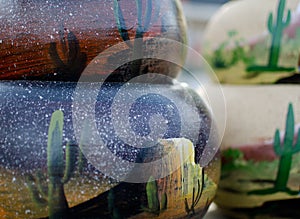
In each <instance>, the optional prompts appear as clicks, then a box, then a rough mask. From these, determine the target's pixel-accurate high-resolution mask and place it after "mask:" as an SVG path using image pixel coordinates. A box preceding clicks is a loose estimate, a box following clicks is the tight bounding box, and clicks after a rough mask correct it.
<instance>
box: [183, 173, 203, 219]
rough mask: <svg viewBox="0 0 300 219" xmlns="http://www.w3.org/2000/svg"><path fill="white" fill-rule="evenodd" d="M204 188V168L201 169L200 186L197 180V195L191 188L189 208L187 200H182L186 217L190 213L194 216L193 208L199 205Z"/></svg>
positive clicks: (194, 189)
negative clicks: (191, 194)
mask: <svg viewBox="0 0 300 219" xmlns="http://www.w3.org/2000/svg"><path fill="white" fill-rule="evenodd" d="M204 187H205V184H204V168H202V173H201V184H200V180H199V179H198V180H197V194H196V188H195V187H193V197H192V203H191V206H189V203H188V200H187V198H185V200H184V204H185V211H186V213H187V214H188V215H189V214H190V213H192V214H193V215H194V214H195V207H196V205H197V204H198V203H199V201H200V199H201V197H202V193H203V190H204Z"/></svg>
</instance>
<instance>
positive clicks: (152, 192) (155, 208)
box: [146, 176, 160, 213]
mask: <svg viewBox="0 0 300 219" xmlns="http://www.w3.org/2000/svg"><path fill="white" fill-rule="evenodd" d="M146 193H147V199H148V207H149V210H150V211H151V212H153V213H157V212H159V210H160V206H159V200H158V192H157V184H156V181H155V180H154V178H153V177H152V176H151V177H150V178H149V181H148V183H147V185H146Z"/></svg>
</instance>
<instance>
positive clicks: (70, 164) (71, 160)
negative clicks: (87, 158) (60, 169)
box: [62, 143, 76, 184]
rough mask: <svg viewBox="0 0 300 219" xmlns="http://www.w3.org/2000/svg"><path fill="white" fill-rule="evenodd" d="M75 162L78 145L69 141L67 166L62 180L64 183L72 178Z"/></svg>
mask: <svg viewBox="0 0 300 219" xmlns="http://www.w3.org/2000/svg"><path fill="white" fill-rule="evenodd" d="M75 163H76V146H75V145H70V143H67V145H66V167H65V173H64V177H63V179H62V182H63V183H64V184H65V183H67V182H68V181H69V180H70V178H71V175H72V173H73V172H74V169H75Z"/></svg>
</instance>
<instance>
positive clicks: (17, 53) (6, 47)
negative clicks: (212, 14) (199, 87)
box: [0, 0, 186, 81]
mask: <svg viewBox="0 0 300 219" xmlns="http://www.w3.org/2000/svg"><path fill="white" fill-rule="evenodd" d="M139 2H140V4H141V5H140V6H137V5H136V1H113V0H104V1H98V0H84V1H76V0H71V1H67V0H61V1H57V0H49V1H39V0H29V1H27V0H26V1H25V0H17V1H6V2H2V3H1V8H0V24H1V25H0V27H1V28H0V48H1V49H0V80H23V79H25V80H48V81H49V80H51V81H52V80H56V81H77V80H78V79H79V77H80V75H81V73H82V72H83V70H84V69H85V67H86V66H87V65H88V64H89V63H90V62H91V60H93V59H94V58H95V57H96V56H97V55H98V54H99V53H101V52H103V51H104V50H106V49H107V48H109V47H111V46H113V45H116V44H118V43H120V42H123V41H126V40H133V39H136V38H140V39H143V41H144V42H145V43H144V47H143V48H144V49H145V50H146V49H147V45H149V44H152V43H153V39H152V40H149V38H147V37H164V38H168V39H173V40H176V41H179V42H182V43H185V41H186V30H185V20H184V17H183V15H182V11H181V7H180V2H179V0H175V1H173V0H168V1H145V0H142V1H139ZM117 3H118V4H117ZM117 6H118V7H117ZM138 11H141V14H139V13H138ZM139 22H140V23H141V24H140V23H139ZM120 33H121V34H120ZM146 38H147V39H146ZM148 41H150V42H148ZM154 45H155V42H154ZM170 46H171V45H163V47H164V49H165V51H168V50H169V49H170V48H171V47H170ZM157 47H161V45H157ZM126 49H127V48H124V50H126ZM138 50H141V48H138ZM118 52H119V53H120V54H119V57H118V54H117V57H116V58H120V56H122V51H118ZM173 55H177V54H176V53H174V54H173ZM178 56H180V57H182V61H183V60H184V58H183V57H184V51H179V53H178ZM137 64H138V68H139V69H138V71H135V72H134V73H132V74H131V75H133V74H134V75H135V76H136V75H138V74H142V73H145V72H146V73H147V72H159V73H161V74H166V75H169V76H171V77H176V75H177V74H178V72H179V68H178V67H176V66H175V65H172V64H170V63H166V62H164V61H152V62H148V63H147V62H146V61H145V60H144V61H141V62H138V63H137ZM149 66H151V67H149ZM125 67H126V66H125ZM127 72H128V71H127ZM93 73H94V74H101V75H105V74H107V72H105V70H103V69H98V71H97V72H93ZM119 73H120V71H119ZM122 75H124V70H123V73H122ZM111 80H113V81H124V80H127V78H126V77H124V76H123V77H122V76H118V77H113V78H112V79H111Z"/></svg>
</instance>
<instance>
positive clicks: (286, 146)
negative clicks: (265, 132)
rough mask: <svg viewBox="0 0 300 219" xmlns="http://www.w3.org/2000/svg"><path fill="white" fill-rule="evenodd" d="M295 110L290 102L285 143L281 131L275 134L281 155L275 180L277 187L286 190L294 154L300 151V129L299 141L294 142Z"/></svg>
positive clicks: (276, 149)
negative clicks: (281, 137)
mask: <svg viewBox="0 0 300 219" xmlns="http://www.w3.org/2000/svg"><path fill="white" fill-rule="evenodd" d="M294 123H295V121H294V111H293V106H292V104H289V109H288V114H287V119H286V129H285V136H284V140H283V144H282V143H281V140H280V133H279V130H278V129H277V130H276V132H275V136H274V151H275V153H276V154H277V155H278V156H279V157H280V161H279V166H278V172H277V176H276V180H275V189H276V190H279V191H283V190H286V188H287V183H288V179H289V175H290V169H291V164H292V158H293V154H295V153H298V152H299V151H300V130H299V131H298V137H297V141H296V143H295V144H294V134H295V133H294V132H295V130H294V129H295V126H294Z"/></svg>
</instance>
